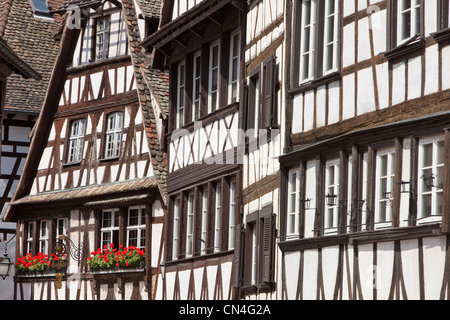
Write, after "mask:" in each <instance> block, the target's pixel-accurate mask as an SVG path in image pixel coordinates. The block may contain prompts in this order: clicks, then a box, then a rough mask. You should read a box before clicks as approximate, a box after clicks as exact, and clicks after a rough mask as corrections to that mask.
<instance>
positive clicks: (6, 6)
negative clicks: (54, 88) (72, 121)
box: [0, 0, 62, 112]
mask: <svg viewBox="0 0 450 320" xmlns="http://www.w3.org/2000/svg"><path fill="white" fill-rule="evenodd" d="M48 3H49V4H50V5H60V4H61V3H62V0H48ZM0 9H2V11H0V12H1V16H0V36H2V38H3V40H4V41H5V42H6V43H7V45H8V47H9V48H10V49H11V50H13V51H14V52H15V53H16V54H17V56H18V57H20V59H22V60H23V61H24V62H25V63H26V64H28V65H29V66H30V67H31V68H33V69H34V70H35V71H36V72H37V73H39V74H40V75H41V76H42V79H41V80H40V81H37V80H35V79H30V80H25V79H23V78H22V76H21V75H19V74H12V75H11V76H10V77H9V78H8V83H7V88H6V98H5V99H6V101H5V110H6V111H10V110H13V111H22V112H39V111H40V109H41V106H42V104H43V101H44V97H45V93H46V90H47V85H48V82H49V79H50V75H51V72H52V70H53V65H54V63H55V60H56V56H57V54H58V51H59V41H58V40H57V39H55V38H54V35H55V32H56V31H57V30H58V28H59V23H60V17H57V18H56V19H55V20H52V19H40V18H35V17H34V15H33V11H32V8H31V6H30V4H29V2H28V1H26V0H0Z"/></svg>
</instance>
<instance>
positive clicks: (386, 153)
mask: <svg viewBox="0 0 450 320" xmlns="http://www.w3.org/2000/svg"><path fill="white" fill-rule="evenodd" d="M382 157H387V163H386V175H383V176H382V175H381V174H382V173H381V171H380V170H381V161H382V159H381V158H382ZM381 179H385V180H386V192H385V193H386V195H387V194H388V193H389V194H390V196H389V198H387V197H384V198H383V195H382V193H381V189H380V187H381ZM395 179H396V178H395V148H385V149H381V150H377V155H376V164H375V216H374V223H375V229H380V228H385V227H391V226H392V214H393V202H394V189H395ZM389 190H391V191H390V192H389ZM381 208H383V209H384V208H386V211H385V218H384V219H381ZM388 217H390V218H389V219H388Z"/></svg>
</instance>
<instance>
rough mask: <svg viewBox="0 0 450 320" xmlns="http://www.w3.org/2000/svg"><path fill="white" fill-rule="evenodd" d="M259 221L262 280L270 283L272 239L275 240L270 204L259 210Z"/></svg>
mask: <svg viewBox="0 0 450 320" xmlns="http://www.w3.org/2000/svg"><path fill="white" fill-rule="evenodd" d="M261 222H262V225H261V227H262V239H261V240H262V247H263V250H262V254H263V256H262V260H260V262H261V264H262V268H263V271H262V279H261V280H262V282H263V283H270V282H272V274H273V263H272V261H273V250H274V245H273V244H274V240H275V234H274V233H275V232H274V231H275V227H274V219H273V214H272V206H270V207H267V208H265V209H263V210H262V211H261Z"/></svg>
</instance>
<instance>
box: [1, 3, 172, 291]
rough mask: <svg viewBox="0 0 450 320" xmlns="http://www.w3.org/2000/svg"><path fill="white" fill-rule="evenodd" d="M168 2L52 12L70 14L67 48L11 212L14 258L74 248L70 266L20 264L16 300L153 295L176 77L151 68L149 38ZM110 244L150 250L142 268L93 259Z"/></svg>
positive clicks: (74, 6) (67, 6)
mask: <svg viewBox="0 0 450 320" xmlns="http://www.w3.org/2000/svg"><path fill="white" fill-rule="evenodd" d="M159 5H160V4H159V2H158V1H155V2H147V1H140V0H139V1H133V0H123V1H93V0H92V1H91V0H81V1H67V2H65V3H63V4H62V5H61V6H59V7H54V8H53V9H52V10H51V13H53V14H60V15H64V19H65V20H64V25H63V28H61V32H60V37H61V48H62V49H61V50H60V51H59V54H58V56H57V60H56V63H55V65H54V68H53V72H52V75H51V78H50V81H49V86H48V89H47V91H46V95H45V98H44V101H43V105H42V109H41V113H40V116H39V118H38V121H37V124H36V127H35V129H34V130H33V133H32V134H33V136H32V143H31V146H30V150H29V153H28V158H27V161H26V163H25V166H24V169H23V173H22V176H21V179H20V182H19V185H18V187H17V189H16V193H15V195H14V198H13V199H12V202H11V204H10V206H9V208H8V211H7V212H6V214H5V219H6V220H7V221H14V222H16V223H17V232H16V239H17V241H16V243H17V244H16V256H17V257H21V256H25V255H26V254H27V253H29V254H31V255H37V254H38V253H42V254H43V255H48V256H50V255H51V254H52V252H53V250H54V249H53V248H55V247H58V248H59V249H61V248H63V247H64V246H66V248H67V264H68V267H67V270H66V271H65V272H64V273H62V272H56V273H55V272H53V273H52V272H50V273H46V274H39V273H38V274H29V273H26V272H25V273H21V272H16V276H15V288H14V295H15V298H16V299H19V300H20V299H52V300H55V299H56V300H57V299H89V300H90V299H153V298H154V297H155V289H156V287H157V278H156V273H157V271H158V268H159V264H160V259H161V255H160V252H162V250H161V246H162V234H163V224H164V212H165V206H166V202H167V197H166V190H167V188H166V183H165V181H166V176H167V173H166V156H165V152H164V150H163V144H162V143H161V142H162V140H163V139H162V137H163V136H164V122H165V119H166V117H167V97H166V95H167V94H166V92H167V87H168V75H167V74H166V73H165V72H161V71H158V70H152V69H150V68H148V66H149V65H150V62H149V60H148V59H149V57H147V56H146V55H145V52H144V50H143V48H142V47H141V46H140V41H141V39H143V38H144V37H145V35H146V32H151V30H154V29H155V28H156V27H155V26H157V25H158V21H159ZM61 244H62V246H61ZM110 247H114V248H115V249H118V248H121V247H127V248H131V247H133V248H139V249H142V250H144V251H145V261H144V264H143V265H137V266H136V267H135V268H132V269H129V268H122V269H117V268H113V269H108V270H99V269H95V268H93V267H92V266H89V265H88V263H87V261H88V260H89V258H92V256H91V255H94V254H95V252H102V250H103V248H108V249H109V248H110ZM58 257H59V256H58ZM59 258H61V257H59ZM127 264H128V263H127Z"/></svg>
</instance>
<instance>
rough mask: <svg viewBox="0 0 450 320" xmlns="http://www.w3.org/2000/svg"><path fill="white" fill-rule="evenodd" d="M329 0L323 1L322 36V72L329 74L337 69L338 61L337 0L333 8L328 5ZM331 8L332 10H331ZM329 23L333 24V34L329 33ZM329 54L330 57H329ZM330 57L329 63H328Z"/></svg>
mask: <svg viewBox="0 0 450 320" xmlns="http://www.w3.org/2000/svg"><path fill="white" fill-rule="evenodd" d="M330 2H331V1H330V0H326V1H325V11H324V12H325V17H324V28H323V29H324V37H323V41H324V43H323V68H324V69H323V74H324V75H326V74H329V73H332V72H335V71H337V70H338V65H339V63H338V61H339V0H334V8H331V6H330ZM331 10H332V11H331ZM330 24H332V26H333V34H332V35H330V33H329V31H330ZM330 55H331V57H330ZM328 59H331V65H330V66H329V65H328V61H329V60H328Z"/></svg>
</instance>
